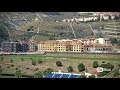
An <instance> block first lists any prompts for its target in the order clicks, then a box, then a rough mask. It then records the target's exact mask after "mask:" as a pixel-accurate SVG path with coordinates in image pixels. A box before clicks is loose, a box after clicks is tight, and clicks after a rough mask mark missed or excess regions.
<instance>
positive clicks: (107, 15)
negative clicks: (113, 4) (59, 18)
mask: <svg viewBox="0 0 120 90" xmlns="http://www.w3.org/2000/svg"><path fill="white" fill-rule="evenodd" d="M84 13H85V12H84ZM86 13H88V12H86ZM116 16H118V17H119V16H120V13H118V12H112V13H111V12H92V15H89V16H82V17H79V18H75V17H74V18H71V19H69V18H67V19H63V22H87V21H98V20H99V21H102V20H109V19H111V20H113V19H115V17H116Z"/></svg>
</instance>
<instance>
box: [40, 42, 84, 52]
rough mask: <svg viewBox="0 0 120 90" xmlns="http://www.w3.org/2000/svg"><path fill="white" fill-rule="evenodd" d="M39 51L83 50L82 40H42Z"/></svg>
mask: <svg viewBox="0 0 120 90" xmlns="http://www.w3.org/2000/svg"><path fill="white" fill-rule="evenodd" d="M38 51H51V52H52V51H58V52H66V51H73V52H82V51H83V47H82V42H81V41H80V40H51V41H45V42H43V41H42V42H40V43H39V44H38Z"/></svg>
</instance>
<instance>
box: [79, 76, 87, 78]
mask: <svg viewBox="0 0 120 90" xmlns="http://www.w3.org/2000/svg"><path fill="white" fill-rule="evenodd" d="M79 78H87V77H86V76H85V75H80V76H79Z"/></svg>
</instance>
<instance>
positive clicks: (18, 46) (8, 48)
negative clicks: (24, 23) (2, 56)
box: [1, 41, 28, 52]
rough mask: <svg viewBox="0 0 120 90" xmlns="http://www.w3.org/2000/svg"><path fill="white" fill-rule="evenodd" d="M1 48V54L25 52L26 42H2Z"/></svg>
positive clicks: (26, 49)
mask: <svg viewBox="0 0 120 90" xmlns="http://www.w3.org/2000/svg"><path fill="white" fill-rule="evenodd" d="M1 48H2V51H3V52H27V51H28V43H26V42H7V41H6V42H2V44H1Z"/></svg>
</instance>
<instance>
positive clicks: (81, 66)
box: [78, 63, 85, 72]
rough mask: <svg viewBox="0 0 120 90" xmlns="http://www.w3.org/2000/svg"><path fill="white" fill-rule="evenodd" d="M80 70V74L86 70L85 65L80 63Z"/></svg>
mask: <svg viewBox="0 0 120 90" xmlns="http://www.w3.org/2000/svg"><path fill="white" fill-rule="evenodd" d="M78 70H79V72H82V71H84V70H85V66H84V64H83V63H80V64H79V65H78Z"/></svg>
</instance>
